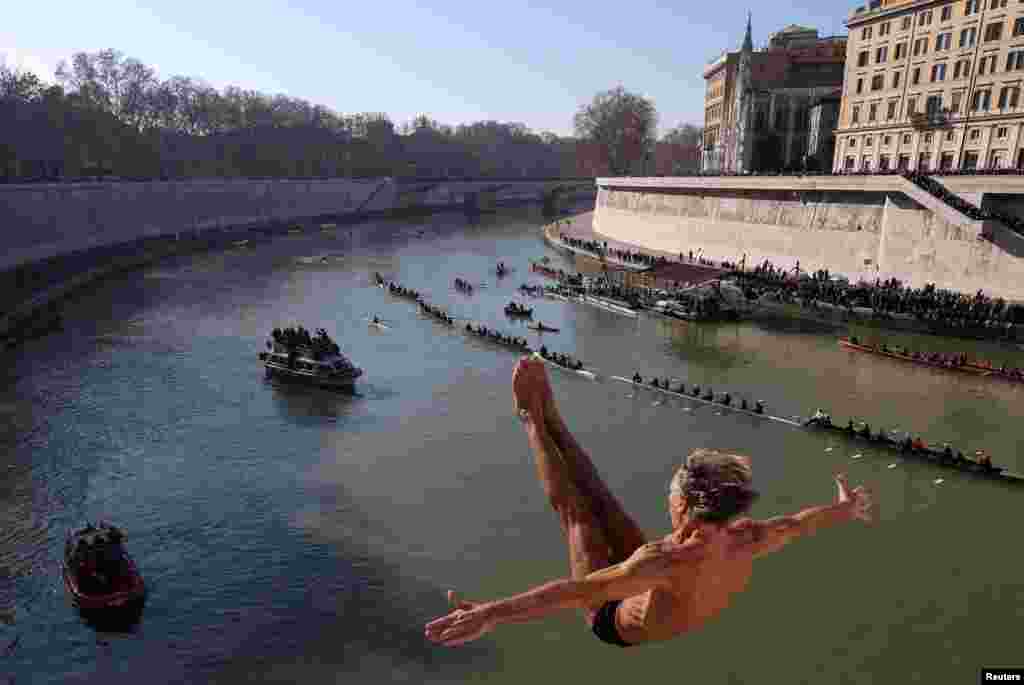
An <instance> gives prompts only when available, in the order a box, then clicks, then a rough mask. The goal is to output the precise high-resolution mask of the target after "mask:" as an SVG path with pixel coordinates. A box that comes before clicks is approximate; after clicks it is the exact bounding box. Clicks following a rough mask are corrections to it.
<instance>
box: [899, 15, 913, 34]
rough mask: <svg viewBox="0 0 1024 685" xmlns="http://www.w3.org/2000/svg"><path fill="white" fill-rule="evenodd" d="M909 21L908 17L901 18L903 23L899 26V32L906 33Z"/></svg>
mask: <svg viewBox="0 0 1024 685" xmlns="http://www.w3.org/2000/svg"><path fill="white" fill-rule="evenodd" d="M910 21H911V19H910V17H903V23H902V24H901V25H900V30H901V31H906V30H907V29H909V28H910Z"/></svg>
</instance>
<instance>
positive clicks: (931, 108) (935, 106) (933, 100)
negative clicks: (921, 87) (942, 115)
mask: <svg viewBox="0 0 1024 685" xmlns="http://www.w3.org/2000/svg"><path fill="white" fill-rule="evenodd" d="M941 109H942V96H941V95H929V96H928V100H926V101H925V110H926V111H927V112H928V116H930V117H932V116H935V115H936V114H938V113H939V111H940V110H941Z"/></svg>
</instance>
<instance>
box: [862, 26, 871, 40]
mask: <svg viewBox="0 0 1024 685" xmlns="http://www.w3.org/2000/svg"><path fill="white" fill-rule="evenodd" d="M869 38H871V27H870V26H865V27H864V28H863V29H861V31H860V39H861V40H868V39H869Z"/></svg>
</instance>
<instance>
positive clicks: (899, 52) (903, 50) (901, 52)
mask: <svg viewBox="0 0 1024 685" xmlns="http://www.w3.org/2000/svg"><path fill="white" fill-rule="evenodd" d="M906 56H907V44H906V43H896V54H894V55H893V59H903V58H904V57H906Z"/></svg>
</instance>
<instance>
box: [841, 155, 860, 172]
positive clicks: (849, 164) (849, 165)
mask: <svg viewBox="0 0 1024 685" xmlns="http://www.w3.org/2000/svg"><path fill="white" fill-rule="evenodd" d="M856 163H857V160H856V159H854V158H853V157H847V158H846V162H845V163H844V164H843V168H844V169H846V170H847V171H853V167H854V165H855V164H856Z"/></svg>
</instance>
